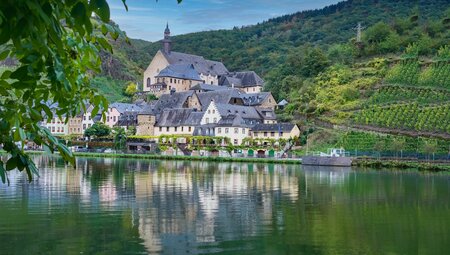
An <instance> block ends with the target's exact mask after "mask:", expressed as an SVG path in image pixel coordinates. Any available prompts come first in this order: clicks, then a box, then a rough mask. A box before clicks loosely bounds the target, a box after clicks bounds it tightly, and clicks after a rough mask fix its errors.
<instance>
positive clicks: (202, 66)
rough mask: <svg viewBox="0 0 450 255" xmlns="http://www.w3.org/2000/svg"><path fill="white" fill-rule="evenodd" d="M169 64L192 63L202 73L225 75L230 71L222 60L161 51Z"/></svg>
mask: <svg viewBox="0 0 450 255" xmlns="http://www.w3.org/2000/svg"><path fill="white" fill-rule="evenodd" d="M161 53H162V54H163V55H164V56H165V57H166V59H167V61H168V62H169V64H171V65H173V64H184V65H189V64H192V65H193V66H194V68H195V70H196V71H197V72H198V73H201V74H205V75H208V74H211V75H223V74H226V73H228V69H227V68H226V67H225V65H224V64H223V63H222V62H218V61H212V60H207V59H204V58H203V57H201V56H197V55H192V54H186V53H181V52H175V51H170V52H169V53H167V52H165V51H161Z"/></svg>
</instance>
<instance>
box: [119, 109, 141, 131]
mask: <svg viewBox="0 0 450 255" xmlns="http://www.w3.org/2000/svg"><path fill="white" fill-rule="evenodd" d="M137 115H138V112H136V111H134V112H124V113H123V114H122V115H121V116H120V117H119V120H118V121H117V123H116V126H119V127H123V126H136V125H137Z"/></svg>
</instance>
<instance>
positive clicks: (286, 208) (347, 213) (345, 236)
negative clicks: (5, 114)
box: [0, 156, 450, 254]
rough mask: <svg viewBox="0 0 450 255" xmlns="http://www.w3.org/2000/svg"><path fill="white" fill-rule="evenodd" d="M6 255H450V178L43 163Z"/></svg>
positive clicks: (5, 204)
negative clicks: (74, 166) (75, 165)
mask: <svg viewBox="0 0 450 255" xmlns="http://www.w3.org/2000/svg"><path fill="white" fill-rule="evenodd" d="M34 159H35V162H36V163H37V164H38V166H39V167H40V177H39V178H36V179H35V180H34V181H33V182H31V183H28V182H27V180H26V176H25V175H22V174H21V173H18V172H17V171H13V172H11V173H10V174H9V178H10V181H11V184H10V186H7V185H5V184H0V206H1V209H0V254H449V252H450V207H449V205H450V179H449V178H450V175H449V174H431V173H418V172H415V171H402V172H395V171H388V170H386V171H374V170H364V171H361V170H359V171H355V169H353V170H352V169H349V168H326V167H304V166H303V167H302V166H297V165H276V164H254V163H215V162H198V161H197V162H190V161H159V160H141V159H111V158H78V159H77V168H76V169H73V168H72V167H66V166H65V165H64V163H63V162H62V160H61V159H60V158H57V157H48V156H36V157H35V158H34Z"/></svg>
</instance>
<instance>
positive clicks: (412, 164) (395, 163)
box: [352, 158, 450, 173]
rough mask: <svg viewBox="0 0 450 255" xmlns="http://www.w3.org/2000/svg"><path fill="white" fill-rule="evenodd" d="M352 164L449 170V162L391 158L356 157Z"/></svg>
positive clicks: (439, 170)
mask: <svg viewBox="0 0 450 255" xmlns="http://www.w3.org/2000/svg"><path fill="white" fill-rule="evenodd" d="M352 166H357V167H363V168H365V167H369V168H375V169H381V168H393V169H417V170H419V171H430V172H449V173H450V164H442V163H434V162H419V161H401V160H393V159H369V158H357V159H354V160H353V163H352Z"/></svg>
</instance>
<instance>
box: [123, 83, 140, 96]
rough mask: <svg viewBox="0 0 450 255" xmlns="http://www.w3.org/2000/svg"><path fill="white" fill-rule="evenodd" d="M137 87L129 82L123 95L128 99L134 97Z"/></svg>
mask: <svg viewBox="0 0 450 255" xmlns="http://www.w3.org/2000/svg"><path fill="white" fill-rule="evenodd" d="M137 91H138V90H137V85H136V83H134V82H129V83H128V85H127V87H126V88H125V91H124V94H125V95H126V96H128V97H132V96H134V94H136V92H137Z"/></svg>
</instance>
